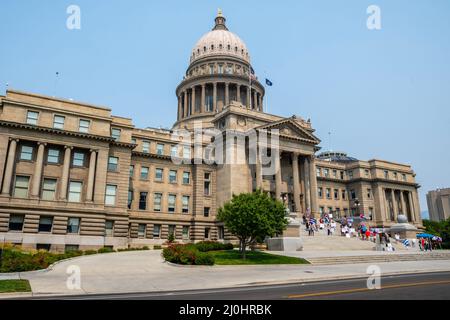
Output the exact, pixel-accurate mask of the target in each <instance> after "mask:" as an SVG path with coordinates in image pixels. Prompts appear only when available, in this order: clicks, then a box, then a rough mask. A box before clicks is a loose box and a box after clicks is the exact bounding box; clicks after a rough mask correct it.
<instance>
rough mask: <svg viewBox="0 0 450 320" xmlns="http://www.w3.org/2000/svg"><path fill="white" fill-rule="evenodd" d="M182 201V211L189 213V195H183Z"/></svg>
mask: <svg viewBox="0 0 450 320" xmlns="http://www.w3.org/2000/svg"><path fill="white" fill-rule="evenodd" d="M182 202H183V209H182V212H183V213H189V196H183V198H182Z"/></svg>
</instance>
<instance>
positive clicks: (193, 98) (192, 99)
mask: <svg viewBox="0 0 450 320" xmlns="http://www.w3.org/2000/svg"><path fill="white" fill-rule="evenodd" d="M191 110H192V111H191V114H195V86H194V87H192V94H191Z"/></svg>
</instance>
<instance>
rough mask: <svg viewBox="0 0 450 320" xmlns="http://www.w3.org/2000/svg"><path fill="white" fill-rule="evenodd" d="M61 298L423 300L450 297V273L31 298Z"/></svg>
mask: <svg viewBox="0 0 450 320" xmlns="http://www.w3.org/2000/svg"><path fill="white" fill-rule="evenodd" d="M31 299H45V300H47V299H63V300H66V299H67V300H93V299H106V300H278V299H282V300H296V299H322V300H324V299H325V300H329V299H333V300H336V299H337V300H352V299H363V300H391V299H400V300H426V299H439V300H449V299H450V272H440V273H421V274H408V275H395V276H385V277H382V278H381V288H380V289H372V290H371V289H368V287H367V278H365V279H346V280H336V281H320V282H308V283H293V284H283V285H270V286H253V287H245V288H243V287H241V288H231V289H214V290H194V291H174V292H159V293H158V292H152V293H125V294H105V295H84V296H65V297H57V298H55V297H36V296H35V297H32V298H31Z"/></svg>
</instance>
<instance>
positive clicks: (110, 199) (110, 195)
mask: <svg viewBox="0 0 450 320" xmlns="http://www.w3.org/2000/svg"><path fill="white" fill-rule="evenodd" d="M116 193H117V186H114V185H111V184H107V185H106V193H105V205H107V206H114V205H115V204H116Z"/></svg>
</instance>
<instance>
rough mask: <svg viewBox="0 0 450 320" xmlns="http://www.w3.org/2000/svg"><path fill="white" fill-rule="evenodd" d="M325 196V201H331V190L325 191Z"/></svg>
mask: <svg viewBox="0 0 450 320" xmlns="http://www.w3.org/2000/svg"><path fill="white" fill-rule="evenodd" d="M326 196H327V199H331V189H330V188H327V189H326Z"/></svg>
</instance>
